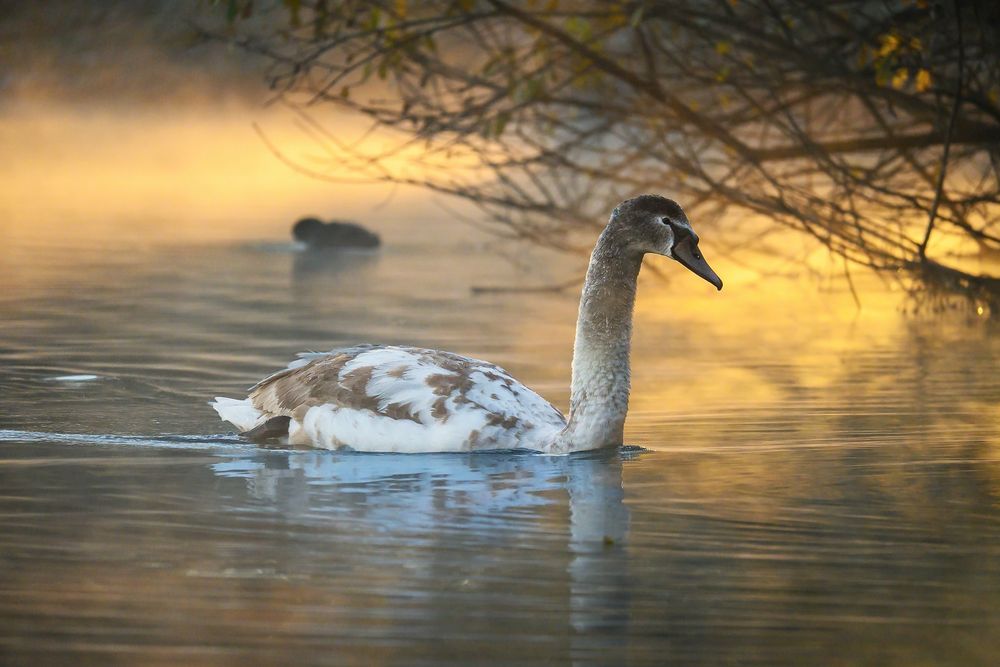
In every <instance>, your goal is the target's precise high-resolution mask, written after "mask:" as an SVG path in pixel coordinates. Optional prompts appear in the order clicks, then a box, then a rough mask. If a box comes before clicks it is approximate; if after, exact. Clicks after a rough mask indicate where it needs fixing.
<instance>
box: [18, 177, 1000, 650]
mask: <svg viewBox="0 0 1000 667" xmlns="http://www.w3.org/2000/svg"><path fill="white" fill-rule="evenodd" d="M168 168H173V167H168ZM43 186H44V184H43ZM52 187H53V188H54V189H57V188H55V187H54V186H52ZM310 187H312V186H310ZM84 189H85V187H84V186H79V187H78V189H77V191H76V192H80V191H82V190H84ZM99 199H100V198H99V197H95V201H90V202H89V203H88V205H87V208H86V210H85V211H84V212H83V213H79V214H77V215H76V216H75V217H74V216H73V215H71V214H67V213H65V211H67V210H68V211H73V210H75V209H74V205H73V202H72V201H70V202H66V201H62V202H58V204H59V205H58V206H52V207H46V206H42V205H39V206H37V207H35V208H31V209H30V210H29V209H26V208H25V207H24V206H23V202H22V203H18V202H14V203H9V204H8V205H6V206H5V207H4V208H3V209H2V210H0V214H2V216H3V219H2V220H0V242H2V243H0V246H2V247H0V284H3V285H4V286H5V287H4V288H3V289H2V290H0V322H2V326H0V663H2V664H4V665H39V664H70V663H72V664H94V665H109V664H143V665H157V664H163V665H168V664H169V665H175V664H190V665H230V664H240V665H256V664H260V665H273V664H332V665H378V664H386V665H427V666H438V665H469V664H482V665H668V664H675V665H697V664H704V665H720V664H740V665H743V664H755V665H779V664H788V665H806V664H808V665H858V664H871V665H907V666H910V665H994V664H996V660H997V658H996V656H997V655H998V654H1000V373H998V372H997V369H998V363H997V362H998V358H1000V342H998V341H1000V337H998V336H997V329H996V324H995V323H990V322H989V321H988V320H986V319H985V318H980V317H976V316H975V315H974V314H972V315H968V316H967V315H965V314H959V315H953V314H949V315H948V316H947V317H943V316H934V315H927V314H924V315H919V316H910V315H905V314H903V313H901V312H900V309H899V304H900V303H903V302H902V301H901V298H900V296H899V295H898V294H897V293H896V292H894V291H892V290H891V289H890V288H889V287H887V286H884V285H881V284H880V283H878V282H875V281H871V283H870V284H867V285H862V294H861V297H862V309H861V310H860V311H858V310H857V309H856V308H855V306H854V303H853V300H852V298H851V296H850V295H849V293H848V292H847V291H846V290H845V289H844V288H843V286H841V285H840V283H839V282H834V283H833V284H832V285H831V284H829V283H828V281H825V280H817V279H813V278H808V277H801V278H796V277H774V276H768V275H763V274H758V273H755V272H753V271H750V270H748V269H744V268H741V267H740V266H739V265H737V264H735V263H727V262H726V261H725V260H724V259H723V258H719V261H717V262H713V263H715V264H717V265H718V266H717V268H718V269H719V273H720V274H721V275H722V276H723V278H724V279H726V289H725V290H724V291H723V292H722V293H719V294H717V293H715V291H714V290H713V289H712V288H711V286H709V285H707V284H706V283H703V282H701V281H698V280H697V279H696V278H694V277H692V276H689V275H687V274H686V273H685V272H684V271H683V270H682V269H681V268H680V267H678V266H675V265H673V264H671V263H669V262H668V260H662V259H661V260H653V263H654V264H656V265H657V266H658V268H661V269H663V270H664V271H665V272H666V273H667V274H668V276H669V282H668V283H663V282H659V281H657V280H645V281H644V282H643V283H642V285H641V287H640V298H639V304H638V312H637V315H636V334H635V352H634V388H633V400H632V410H631V412H630V416H629V421H628V424H627V427H626V437H627V440H628V443H629V445H630V447H627V448H626V449H625V450H623V451H611V452H601V453H595V454H588V455H576V456H571V457H563V458H560V457H545V456H537V455H531V454H518V453H498V454H479V455H471V456H470V455H409V456H406V455H362V454H355V453H349V452H328V451H303V450H299V451H293V450H282V449H262V448H259V447H256V446H252V445H249V444H246V443H244V442H241V441H240V440H239V439H238V438H237V437H235V436H234V435H233V434H232V433H231V432H230V429H229V427H228V425H226V424H223V423H222V422H220V421H219V420H218V419H217V417H216V415H215V413H214V412H213V411H212V410H211V409H210V408H209V406H208V405H207V401H208V400H209V399H210V398H211V397H213V396H216V395H228V396H240V395H242V392H244V390H245V389H246V387H247V386H248V385H250V384H252V383H253V382H254V381H256V379H257V378H259V377H260V376H262V375H264V374H265V373H267V372H269V371H270V370H272V369H274V368H277V367H279V366H282V365H284V363H286V362H287V361H288V360H289V359H291V358H292V356H293V355H294V353H295V352H297V351H302V350H324V349H330V348H333V347H337V346H340V345H347V344H351V343H355V342H359V341H378V342H390V343H391V342H399V343H411V344H416V345H423V346H431V347H441V348H445V349H450V350H454V351H457V352H461V353H465V354H469V355H472V356H476V357H480V358H485V359H489V360H492V361H495V362H497V363H499V364H500V365H502V366H504V367H506V368H507V370H509V371H511V372H512V373H513V374H515V375H516V376H518V377H519V378H520V379H522V380H523V381H525V382H526V383H527V384H529V385H531V386H533V387H535V388H537V389H538V390H539V391H540V393H542V394H543V395H544V396H546V397H547V398H549V399H550V400H552V401H554V402H555V403H556V404H557V405H559V406H561V407H565V405H566V402H567V399H568V382H569V361H570V356H569V355H570V346H571V342H572V333H573V326H574V321H573V320H574V316H575V310H576V298H577V292H576V290H571V291H569V292H567V293H563V294H525V293H501V294H478V295H477V294H473V293H472V291H471V289H470V288H471V287H472V286H477V285H508V284H521V285H527V284H538V283H543V282H545V281H546V280H549V279H558V278H560V277H563V276H564V275H565V274H564V273H561V272H560V270H559V269H558V267H557V266H550V265H549V262H551V260H549V259H545V260H541V259H533V258H532V256H530V255H527V256H525V255H523V254H521V253H518V254H517V255H516V257H515V261H511V259H510V258H508V257H503V256H500V253H499V250H501V249H503V248H504V246H502V245H501V246H497V245H495V244H493V243H492V242H488V241H485V240H484V237H481V236H478V235H476V234H475V233H472V232H471V231H470V230H469V229H467V228H465V227H462V226H460V225H457V224H448V223H446V222H442V220H441V219H442V218H446V217H447V216H446V215H445V214H443V213H442V214H440V215H439V216H437V217H436V218H435V217H434V216H432V215H430V214H428V213H427V211H426V210H423V211H422V212H420V213H419V214H415V215H414V217H413V218H412V219H407V218H405V217H396V218H395V219H393V217H392V216H393V215H395V216H402V215H403V213H402V212H404V211H405V209H406V206H405V205H396V206H395V208H392V207H390V208H389V209H386V210H380V211H377V212H375V213H372V219H375V223H376V226H377V228H378V229H379V231H381V233H382V234H383V236H384V239H385V241H386V246H385V248H384V249H383V250H382V251H381V252H379V253H373V254H344V255H310V254H306V253H296V252H293V251H292V250H291V248H290V247H289V246H287V245H286V244H285V239H286V236H285V234H286V230H287V226H288V224H289V223H290V221H291V219H292V217H291V216H292V214H293V210H296V209H293V208H292V209H290V210H289V211H288V213H289V215H288V216H287V217H282V218H277V217H273V218H272V217H269V216H270V215H271V213H270V212H268V213H266V214H262V213H260V212H259V211H258V212H257V213H256V214H251V213H247V211H250V210H252V209H253V207H252V204H249V203H245V204H243V205H242V206H243V208H242V209H241V214H244V213H245V214H246V215H247V219H246V220H240V219H239V216H238V215H235V214H234V215H233V216H231V217H228V218H227V217H225V216H221V217H220V215H219V213H218V210H219V209H220V208H223V206H222V205H221V204H219V203H218V202H216V203H215V204H214V206H213V208H212V215H211V216H209V215H206V216H205V217H204V218H199V217H197V216H196V215H193V214H191V213H190V211H189V210H188V209H184V211H183V212H182V213H178V214H173V213H171V212H170V211H169V210H166V212H164V211H163V210H160V211H159V212H158V213H157V215H156V216H151V217H150V218H148V219H147V218H144V217H142V216H137V215H136V214H134V213H133V214H130V215H131V217H130V216H129V215H125V214H122V213H121V212H120V211H116V212H115V213H114V214H113V215H112V214H111V213H109V214H108V216H110V219H109V218H108V216H104V215H102V213H101V211H102V206H104V204H102V203H101V201H98V200H99ZM404 203H405V202H404ZM297 205H298V204H296V206H297ZM108 206H111V204H108ZM289 206H291V205H289ZM357 206H360V205H357ZM365 206H367V207H368V209H370V210H375V209H373V208H372V206H371V204H370V203H368V204H365ZM60 207H61V208H60ZM195 208H196V207H195ZM311 210H312V211H318V212H321V213H322V212H324V211H323V209H322V208H320V209H317V208H315V207H314V208H312V209H311ZM359 210H362V211H363V210H365V209H364V208H363V207H362V208H359ZM298 212H300V213H307V212H310V210H301V209H298ZM115 216H117V217H115ZM172 216H173V217H172ZM213 216H214V217H213ZM254 216H256V217H254ZM695 224H696V226H697V221H695ZM703 236H705V239H704V243H703V245H704V250H705V252H706V256H708V258H709V259H710V260H713V259H714V257H713V255H712V254H711V251H712V241H711V238H710V237H709V236H708V235H703ZM508 250H509V248H508ZM533 262H545V267H544V269H540V268H539V267H538V266H537V265H535V264H533ZM789 268H790V267H780V269H781V271H782V272H785V271H787V270H788V269H789ZM529 269H530V270H529ZM67 376H69V378H70V379H67ZM74 376H77V377H76V379H72V378H73V377H74Z"/></svg>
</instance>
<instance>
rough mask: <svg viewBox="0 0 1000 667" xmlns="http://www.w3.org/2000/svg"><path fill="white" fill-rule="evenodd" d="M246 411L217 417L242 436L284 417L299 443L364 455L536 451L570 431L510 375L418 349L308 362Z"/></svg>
mask: <svg viewBox="0 0 1000 667" xmlns="http://www.w3.org/2000/svg"><path fill="white" fill-rule="evenodd" d="M239 403H240V405H239V406H233V405H231V404H228V403H223V404H222V405H220V404H219V403H218V402H217V403H216V409H218V410H219V412H220V415H222V417H223V418H224V419H227V420H229V421H232V422H233V423H234V424H236V426H238V427H239V428H240V429H243V430H250V429H253V428H255V427H259V426H261V425H262V424H264V423H265V422H267V421H268V420H269V419H270V418H273V417H277V416H284V417H288V418H290V422H289V425H288V436H289V442H290V443H292V444H319V445H320V446H324V447H328V448H337V447H351V448H352V449H356V450H362V451H380V452H391V451H410V450H411V449H412V447H413V444H414V443H415V442H417V443H420V451H428V452H430V451H435V452H443V451H477V450H487V449H506V448H522V449H538V448H540V446H541V445H542V444H543V442H549V441H551V440H552V439H553V438H554V437H555V436H556V435H557V434H558V433H559V431H561V430H562V429H563V428H564V427H565V425H566V421H565V419H564V418H563V416H562V414H560V413H559V411H558V410H556V409H555V408H554V407H552V405H550V404H549V403H548V402H547V401H545V399H543V398H542V397H541V396H539V395H538V394H536V393H535V392H533V391H532V390H531V389H528V388H527V387H525V386H524V385H523V384H521V383H520V382H518V381H517V380H515V379H514V378H512V377H511V376H510V374H508V373H507V372H506V371H505V370H503V369H502V368H499V367H497V366H494V365H493V364H490V363H487V362H485V361H480V360H478V359H470V358H468V357H463V356H460V355H457V354H452V353H449V352H441V351H439V350H426V349H421V348H414V347H396V346H376V345H360V346H357V347H351V348H345V349H342V350H333V351H331V352H328V353H324V354H305V355H302V357H301V358H300V359H298V360H296V361H294V362H292V363H291V364H290V365H289V367H288V368H287V369H285V370H283V371H280V372H278V373H275V374H274V375H271V376H269V377H267V378H265V379H264V380H262V381H261V382H259V383H258V384H257V385H255V386H254V387H252V388H251V389H250V396H249V398H247V399H246V401H241V402H239ZM247 408H250V410H248V409H247ZM224 413H225V414H224ZM237 420H238V421H237Z"/></svg>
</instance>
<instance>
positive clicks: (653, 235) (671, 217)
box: [608, 195, 722, 290]
mask: <svg viewBox="0 0 1000 667" xmlns="http://www.w3.org/2000/svg"><path fill="white" fill-rule="evenodd" d="M608 227H609V229H610V230H613V232H614V233H615V234H616V236H618V237H619V238H620V239H621V240H622V242H623V243H624V245H625V246H626V247H627V248H628V249H629V250H631V251H633V252H638V253H640V254H646V253H654V254H657V255H663V256H665V257H669V258H671V259H675V260H677V261H678V262H680V263H681V264H683V265H684V266H686V267H687V268H688V270H690V271H691V272H692V273H694V274H695V275H698V276H701V277H702V278H704V279H705V280H707V281H708V282H710V283H712V284H713V285H715V287H716V288H717V289H720V290H721V289H722V279H721V278H719V276H718V275H717V274H716V273H715V271H713V270H712V267H710V266H709V265H708V262H706V261H705V258H704V257H702V254H701V251H700V250H698V240H699V239H698V235H697V234H695V233H694V230H693V229H691V223H690V222H689V221H688V219H687V216H686V215H684V211H683V209H681V207H680V206H679V205H678V204H677V202H675V201H673V200H671V199H667V198H666V197H660V196H659V195H642V196H639V197H635V198H633V199H626V200H625V201H623V202H622V203H621V204H619V205H618V206H616V207H615V210H614V211H613V212H612V213H611V221H610V222H609V223H608Z"/></svg>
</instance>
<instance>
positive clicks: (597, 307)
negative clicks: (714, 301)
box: [213, 195, 722, 454]
mask: <svg viewBox="0 0 1000 667" xmlns="http://www.w3.org/2000/svg"><path fill="white" fill-rule="evenodd" d="M697 244H698V237H697V236H696V235H695V234H694V232H693V231H692V230H691V227H690V224H689V223H688V222H687V218H686V217H685V216H684V213H683V211H681V209H680V207H679V206H677V204H675V203H674V202H672V201H670V200H668V199H664V198H662V197H655V196H650V195H646V196H643V197H637V198H635V199H630V200H628V201H626V202H623V203H622V204H621V205H620V206H619V207H618V208H616V209H615V212H614V213H613V214H612V217H611V221H610V222H609V224H608V226H607V227H606V228H605V231H604V233H602V234H601V238H600V239H599V240H598V243H597V246H596V247H595V248H594V253H593V255H592V256H591V260H590V267H589V269H588V271H587V280H586V282H585V283H584V288H583V295H582V297H581V299H580V314H579V319H578V321H577V330H576V342H575V344H574V348H573V381H572V390H571V396H570V412H569V417H568V418H565V417H563V415H562V414H561V413H560V412H559V410H557V409H556V408H555V407H553V406H552V405H551V404H550V403H549V402H547V401H546V400H545V399H543V398H542V397H541V396H539V395H538V394H536V393H535V392H534V391H532V390H531V389H529V388H528V387H526V386H524V385H523V384H521V383H520V382H518V381H517V380H515V379H514V378H512V377H511V376H510V375H509V374H508V373H507V372H506V371H504V370H503V369H501V368H499V367H497V366H494V365H492V364H490V363H487V362H485V361H479V360H477V359H470V358H468V357H463V356H460V355H457V354H453V353H450V352H441V351H437V350H425V349H420V348H412V347H395V346H379V345H359V346H356V347H350V348H344V349H340V350H333V351H331V352H327V353H319V354H317V353H309V354H304V355H300V358H299V359H298V360H296V361H294V362H292V363H291V364H290V365H289V367H288V368H286V369H285V370H282V371H279V372H278V373H275V374H273V375H271V376H269V377H267V378H265V379H264V380H262V381H261V382H259V383H258V384H257V385H255V386H254V387H252V388H251V389H250V395H249V397H248V398H246V399H244V400H235V399H230V398H217V399H216V400H215V402H214V403H213V406H214V407H215V409H216V411H217V412H218V413H219V415H220V416H221V417H222V418H223V419H225V420H227V421H229V422H231V423H232V424H234V425H235V426H237V427H238V428H239V429H240V430H241V431H243V432H244V433H245V434H246V435H247V436H248V437H251V438H260V437H276V436H287V437H288V440H289V443H290V444H301V445H310V446H314V447H323V448H328V449H337V448H340V447H350V448H352V449H355V450H360V451H372V452H455V451H481V450H490V449H530V450H535V451H540V452H546V453H550V454H565V453H569V452H573V451H581V450H588V449H596V448H598V447H603V446H610V445H619V444H621V442H622V434H623V431H624V425H625V414H626V412H627V411H628V396H629V348H630V341H631V334H632V308H633V305H634V302H635V291H636V280H637V278H638V275H639V268H640V266H641V265H642V257H643V255H644V254H645V253H646V252H655V253H658V254H663V255H666V256H668V257H673V258H675V259H677V260H678V261H680V262H681V263H682V264H684V265H685V266H687V267H688V268H689V269H691V270H692V271H694V272H695V273H697V274H698V275H700V276H702V277H704V278H705V279H706V280H708V281H709V282H711V283H712V284H714V285H716V286H717V287H718V288H719V289H721V288H722V281H721V280H719V278H718V276H716V275H715V273H714V272H713V271H712V269H711V268H710V267H709V266H708V264H707V263H705V260H704V259H703V258H702V257H701V254H700V253H699V252H698V247H697Z"/></svg>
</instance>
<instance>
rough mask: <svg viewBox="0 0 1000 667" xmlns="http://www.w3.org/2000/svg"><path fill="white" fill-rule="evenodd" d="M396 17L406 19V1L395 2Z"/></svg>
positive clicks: (397, 0)
mask: <svg viewBox="0 0 1000 667" xmlns="http://www.w3.org/2000/svg"><path fill="white" fill-rule="evenodd" d="M396 16H398V17H399V18H401V19H405V18H406V0H396Z"/></svg>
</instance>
